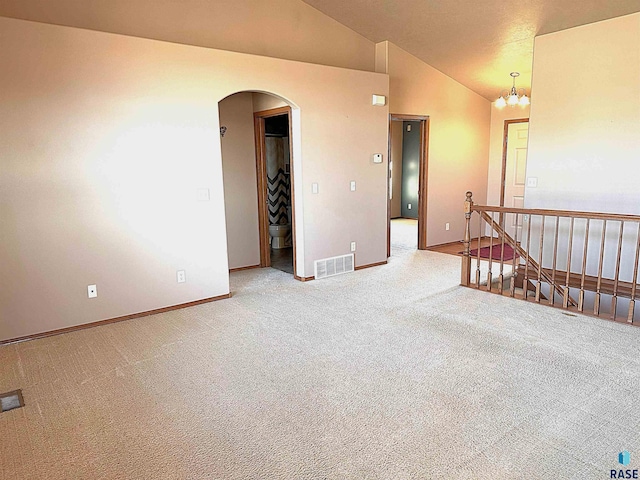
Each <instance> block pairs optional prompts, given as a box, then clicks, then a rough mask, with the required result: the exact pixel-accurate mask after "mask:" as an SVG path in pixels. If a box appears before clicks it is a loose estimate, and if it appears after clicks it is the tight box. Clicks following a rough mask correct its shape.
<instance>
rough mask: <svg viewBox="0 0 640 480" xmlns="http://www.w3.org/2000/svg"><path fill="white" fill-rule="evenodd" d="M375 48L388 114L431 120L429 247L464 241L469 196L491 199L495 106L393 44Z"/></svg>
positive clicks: (479, 201)
mask: <svg viewBox="0 0 640 480" xmlns="http://www.w3.org/2000/svg"><path fill="white" fill-rule="evenodd" d="M376 49H377V52H376V69H377V71H380V72H387V73H388V74H389V85H390V94H389V111H390V112H391V113H393V114H408V115H428V116H429V124H430V131H429V165H428V170H429V171H428V186H427V197H428V199H427V203H428V205H427V244H428V245H437V244H441V243H447V242H452V241H457V240H461V239H462V237H463V236H464V213H463V209H462V205H463V202H464V200H465V192H466V191H467V190H471V191H472V192H473V194H474V199H475V201H476V202H478V203H484V202H485V201H486V198H487V169H488V158H489V131H490V121H491V110H490V108H491V104H490V102H489V101H488V100H487V99H485V98H483V97H481V96H480V95H478V94H476V93H474V92H472V91H471V90H469V89H468V88H466V87H464V86H462V85H461V84H459V83H458V82H456V81H455V80H453V79H451V78H450V77H447V76H446V75H444V74H443V73H442V72H439V71H438V70H436V69H435V68H433V67H431V66H429V65H427V64H426V63H424V62H422V61H421V60H419V59H417V58H416V57H414V56H413V55H411V54H409V53H407V52H405V51H404V50H402V49H400V48H399V47H397V46H396V45H394V44H393V43H390V42H381V43H379V44H377V45H376ZM445 223H450V225H451V229H450V231H446V230H445ZM474 228H475V227H474Z"/></svg>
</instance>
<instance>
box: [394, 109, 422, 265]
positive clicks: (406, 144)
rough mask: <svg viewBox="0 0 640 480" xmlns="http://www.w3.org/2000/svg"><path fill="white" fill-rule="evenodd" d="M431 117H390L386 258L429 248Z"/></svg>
mask: <svg viewBox="0 0 640 480" xmlns="http://www.w3.org/2000/svg"><path fill="white" fill-rule="evenodd" d="M428 136H429V117H427V116H420V115H390V116H389V155H388V158H389V165H388V167H389V168H388V173H389V175H388V180H389V181H388V193H389V195H388V204H387V209H388V222H389V223H388V230H387V256H391V254H392V244H393V245H394V247H395V248H398V249H402V250H411V249H413V250H416V249H418V250H424V249H426V247H427V222H426V217H427V165H428Z"/></svg>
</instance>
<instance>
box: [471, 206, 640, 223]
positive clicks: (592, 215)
mask: <svg viewBox="0 0 640 480" xmlns="http://www.w3.org/2000/svg"><path fill="white" fill-rule="evenodd" d="M471 211H473V212H494V213H514V214H515V213H517V214H518V215H539V216H547V217H561V218H588V219H591V220H612V221H625V222H640V215H627V214H622V213H603V212H582V211H578V210H547V209H541V208H515V207H513V208H511V207H492V206H490V205H477V204H475V203H474V204H473V206H472V208H471Z"/></svg>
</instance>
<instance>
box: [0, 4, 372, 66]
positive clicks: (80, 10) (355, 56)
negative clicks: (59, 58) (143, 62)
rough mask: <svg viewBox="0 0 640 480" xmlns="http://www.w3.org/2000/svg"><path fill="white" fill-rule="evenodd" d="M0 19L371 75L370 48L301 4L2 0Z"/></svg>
mask: <svg viewBox="0 0 640 480" xmlns="http://www.w3.org/2000/svg"><path fill="white" fill-rule="evenodd" d="M0 16H5V17H12V18H19V19H23V20H32V21H37V22H43V23H51V24H56V25H66V26H71V27H78V28H86V29H89V30H97V31H102V32H111V33H119V34H122V35H130V36H134V37H142V38H151V39H156V40H164V41H168V42H175V43H182V44H186V45H197V46H202V47H209V48H218V49H221V50H229V51H233V52H242V53H252V54H255V55H264V56H268V57H276V58H284V59H288V60H298V61H303V62H310V63H318V64H322V65H333V66H338V67H345V68H353V69H357V70H368V71H373V70H374V54H375V53H374V51H375V45H374V43H373V42H371V41H369V40H367V39H366V38H364V37H363V36H361V35H360V34H358V33H356V32H354V31H353V30H351V29H349V28H347V27H345V26H344V25H342V24H340V23H338V22H337V21H335V20H333V19H332V18H330V17H328V16H327V15H325V14H323V13H321V12H320V11H318V10H316V9H315V8H313V7H311V6H309V5H307V4H306V3H304V2H302V1H300V0H269V1H268V2H265V1H263V0H235V1H234V2H233V3H223V2H220V1H218V0H181V1H179V2H177V1H169V0H161V1H158V0H136V1H128V0H116V1H114V0H56V1H55V2H51V1H49V0H3V1H2V2H0Z"/></svg>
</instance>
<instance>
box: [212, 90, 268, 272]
mask: <svg viewBox="0 0 640 480" xmlns="http://www.w3.org/2000/svg"><path fill="white" fill-rule="evenodd" d="M219 108H220V125H221V126H222V125H224V126H225V127H227V130H226V133H225V135H224V137H222V138H221V139H220V143H221V145H222V174H223V177H224V200H225V218H226V226H227V255H228V259H229V268H230V269H233V268H241V267H250V266H255V265H259V264H260V235H259V228H258V190H257V178H256V175H257V174H256V149H255V142H254V132H253V96H252V94H251V93H250V92H244V93H237V94H235V95H231V96H230V97H227V98H225V99H224V100H222V101H221V102H220V104H219Z"/></svg>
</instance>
